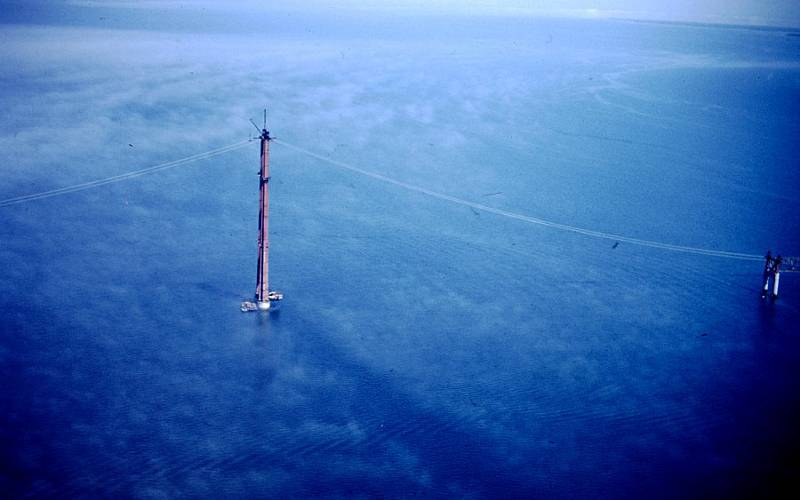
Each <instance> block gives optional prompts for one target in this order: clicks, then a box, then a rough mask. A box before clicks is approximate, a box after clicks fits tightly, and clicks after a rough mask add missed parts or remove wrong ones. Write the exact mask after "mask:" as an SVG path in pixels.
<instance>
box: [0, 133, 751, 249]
mask: <svg viewBox="0 0 800 500" xmlns="http://www.w3.org/2000/svg"><path fill="white" fill-rule="evenodd" d="M250 142H251V141H250V140H246V141H240V142H236V143H234V144H229V145H227V146H223V147H220V148H217V149H212V150H210V151H206V152H204V153H198V154H195V155H191V156H187V157H185V158H180V159H178V160H172V161H169V162H166V163H161V164H158V165H154V166H152V167H147V168H143V169H140V170H134V171H132V172H127V173H124V174H119V175H114V176H111V177H105V178H103V179H97V180H94V181H88V182H83V183H80V184H74V185H72V186H65V187H62V188H57V189H51V190H48V191H41V192H38V193H32V194H28V195H23V196H16V197H14V198H8V199H5V200H0V207H6V206H9V205H16V204H19V203H26V202H29V201H34V200H41V199H44V198H50V197H53V196H60V195H63V194H68V193H74V192H77V191H83V190H85V189H91V188H95V187H99V186H104V185H106V184H111V183H114V182H121V181H124V180H128V179H132V178H135V177H139V176H142V175H147V174H151V173H154V172H159V171H161V170H166V169H169V168H174V167H178V166H181V165H185V164H187V163H192V162H195V161H199V160H204V159H206V158H211V157H213V156H217V155H221V154H224V153H228V152H230V151H234V150H237V149H240V148H243V147H245V146H247V145H248V144H249V143H250ZM273 142H275V143H278V144H280V145H282V146H285V147H287V148H289V149H292V150H294V151H297V152H299V153H303V154H305V155H308V156H310V157H312V158H316V159H318V160H321V161H324V162H326V163H328V164H330V165H334V166H336V167H339V168H343V169H346V170H350V171H352V172H356V173H358V174H361V175H364V176H367V177H371V178H373V179H376V180H379V181H381V182H385V183H388V184H393V185H395V186H398V187H401V188H403V189H407V190H409V191H414V192H417V193H420V194H424V195H426V196H430V197H432V198H437V199H439V200H444V201H448V202H450V203H455V204H458V205H462V206H465V207H470V208H473V209H475V210H480V211H483V212H487V213H491V214H495V215H499V216H502V217H508V218H509V219H515V220H519V221H523V222H527V223H529V224H536V225H539V226H545V227H550V228H553V229H559V230H561V231H568V232H571V233H577V234H582V235H585V236H592V237H594V238H602V239H606V240H612V241H619V242H624V243H630V244H632V245H639V246H644V247H650V248H659V249H662V250H671V251H674V252H683V253H691V254H697V255H707V256H711V257H723V258H727V259H737V260H751V261H760V260H763V257H762V256H760V255H755V254H748V253H740V252H728V251H725V250H713V249H709V248H699V247H690V246H684V245H673V244H670V243H662V242H659V241H652V240H644V239H641V238H631V237H629V236H623V235H619V234H613V233H606V232H603V231H596V230H593V229H585V228H582V227H576V226H570V225H568V224H562V223H559V222H554V221H550V220H546V219H541V218H539V217H532V216H530V215H524V214H519V213H516V212H511V211H508V210H503V209H500V208H495V207H490V206H488V205H484V204H482V203H476V202H474V201H469V200H465V199H462V198H457V197H455V196H450V195H448V194H444V193H439V192H437V191H432V190H430V189H426V188H424V187H421V186H415V185H413V184H409V183H407V182H403V181H399V180H397V179H392V178H391V177H387V176H385V175H381V174H378V173H375V172H371V171H369V170H364V169H362V168H359V167H356V166H353V165H350V164H347V163H344V162H341V161H338V160H334V159H333V158H329V157H327V156H324V155H321V154H318V153H315V152H313V151H310V150H308V149H305V148H302V147H300V146H296V145H294V144H291V143H288V142H285V141H282V140H277V139H273Z"/></svg>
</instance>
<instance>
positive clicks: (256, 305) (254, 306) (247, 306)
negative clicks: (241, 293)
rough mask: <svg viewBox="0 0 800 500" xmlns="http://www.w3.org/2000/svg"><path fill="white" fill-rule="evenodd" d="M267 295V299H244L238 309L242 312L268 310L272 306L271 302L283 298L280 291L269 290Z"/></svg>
mask: <svg viewBox="0 0 800 500" xmlns="http://www.w3.org/2000/svg"><path fill="white" fill-rule="evenodd" d="M267 297H268V300H256V301H252V300H245V301H244V302H242V305H241V306H240V307H239V309H240V310H241V311H242V312H254V311H269V310H270V309H271V308H272V302H277V301H279V300H283V294H282V293H281V292H269V295H268V296H267Z"/></svg>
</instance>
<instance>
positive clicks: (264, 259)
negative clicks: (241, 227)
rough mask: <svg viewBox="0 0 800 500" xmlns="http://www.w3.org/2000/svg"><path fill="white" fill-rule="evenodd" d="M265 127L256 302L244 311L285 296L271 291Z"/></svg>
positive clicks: (244, 305)
mask: <svg viewBox="0 0 800 500" xmlns="http://www.w3.org/2000/svg"><path fill="white" fill-rule="evenodd" d="M264 123H265V126H264V128H263V129H261V170H260V171H259V175H258V177H259V183H260V188H259V191H260V193H261V204H260V205H259V213H258V275H257V276H256V301H255V303H253V302H242V311H254V310H261V311H266V310H268V309H269V308H270V303H271V302H272V301H277V300H282V299H283V294H281V293H280V292H274V291H270V289H269V141H271V140H272V138H271V137H270V136H269V131H268V130H267V129H266V113H265V121H264Z"/></svg>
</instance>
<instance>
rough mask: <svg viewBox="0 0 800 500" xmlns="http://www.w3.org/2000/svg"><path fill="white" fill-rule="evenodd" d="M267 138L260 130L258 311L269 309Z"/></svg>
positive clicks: (266, 133) (269, 138)
mask: <svg viewBox="0 0 800 500" xmlns="http://www.w3.org/2000/svg"><path fill="white" fill-rule="evenodd" d="M271 140H272V138H271V137H270V136H269V131H268V130H267V129H262V130H261V171H260V173H259V179H260V181H261V184H260V191H261V204H260V205H259V213H258V277H257V278H256V304H258V307H259V309H269V141H271Z"/></svg>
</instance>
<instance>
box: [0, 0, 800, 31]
mask: <svg viewBox="0 0 800 500" xmlns="http://www.w3.org/2000/svg"><path fill="white" fill-rule="evenodd" d="M32 5H38V6H39V7H42V6H44V7H45V8H46V7H48V6H50V7H54V8H55V7H58V8H63V7H64V6H65V5H68V6H72V7H78V6H80V7H121V8H136V9H156V10H163V9H182V10H184V11H188V10H194V9H202V10H221V11H227V12H229V13H231V14H233V13H234V12H235V11H243V10H284V11H286V10H291V11H309V12H316V13H319V12H325V11H330V10H344V9H347V10H360V11H377V12H386V11H405V12H415V13H417V12H422V13H435V14H478V15H488V14H491V15H535V16H563V17H622V18H632V19H647V20H667V21H692V22H711V23H731V24H755V25H777V26H800V2H798V1H797V0H699V1H698V0H669V1H664V0H372V1H365V0H291V1H285V2H262V1H256V0H240V1H236V2H234V1H223V0H138V1H134V0H66V1H64V0H33V1H30V0H29V1H27V2H21V1H18V0H11V2H6V3H5V9H7V10H15V9H16V10H20V9H29V8H31V6H32ZM14 6H16V7H14ZM0 20H6V21H8V20H9V14H8V12H7V13H6V15H0Z"/></svg>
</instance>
